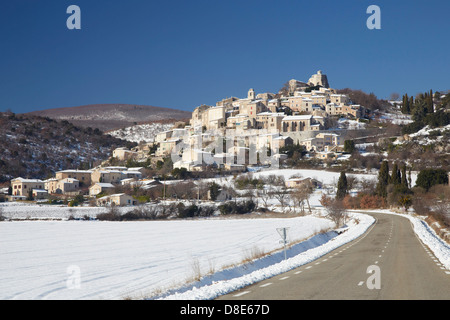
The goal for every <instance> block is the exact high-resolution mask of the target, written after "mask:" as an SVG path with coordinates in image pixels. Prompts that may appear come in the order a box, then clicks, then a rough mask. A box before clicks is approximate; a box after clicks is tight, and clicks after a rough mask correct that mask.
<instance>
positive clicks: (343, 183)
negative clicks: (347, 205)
mask: <svg viewBox="0 0 450 320" xmlns="http://www.w3.org/2000/svg"><path fill="white" fill-rule="evenodd" d="M347 187H348V185H347V176H346V175H345V172H344V171H342V172H341V175H340V176H339V180H338V184H337V192H336V199H339V200H342V199H344V198H345V196H346V195H347V193H348V190H347Z"/></svg>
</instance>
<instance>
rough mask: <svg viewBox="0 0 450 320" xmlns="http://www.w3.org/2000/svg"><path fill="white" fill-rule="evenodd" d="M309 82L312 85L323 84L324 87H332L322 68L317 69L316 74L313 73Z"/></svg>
mask: <svg viewBox="0 0 450 320" xmlns="http://www.w3.org/2000/svg"><path fill="white" fill-rule="evenodd" d="M308 84H309V85H311V86H322V87H324V88H329V87H330V85H329V84H328V78H327V76H326V75H324V74H323V73H322V71H321V70H319V71H317V73H316V74H313V75H312V76H311V78H309V80H308Z"/></svg>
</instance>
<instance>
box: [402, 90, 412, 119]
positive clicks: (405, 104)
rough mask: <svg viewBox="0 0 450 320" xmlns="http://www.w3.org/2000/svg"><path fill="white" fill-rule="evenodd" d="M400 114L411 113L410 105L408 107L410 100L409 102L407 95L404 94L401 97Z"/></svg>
mask: <svg viewBox="0 0 450 320" xmlns="http://www.w3.org/2000/svg"><path fill="white" fill-rule="evenodd" d="M402 112H403V113H406V114H410V113H411V105H410V100H409V97H408V94H405V95H404V96H403V103H402Z"/></svg>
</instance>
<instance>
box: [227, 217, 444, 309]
mask: <svg viewBox="0 0 450 320" xmlns="http://www.w3.org/2000/svg"><path fill="white" fill-rule="evenodd" d="M373 216H374V217H375V218H376V220H377V221H376V223H375V224H374V225H373V226H372V227H371V229H369V230H368V231H367V232H366V233H365V234H364V235H363V236H361V237H360V238H359V239H356V240H355V241H353V242H351V243H348V244H346V245H344V246H342V247H340V248H338V249H336V250H334V251H332V252H330V253H329V254H327V255H325V256H323V257H321V258H320V259H318V260H316V261H313V262H311V263H309V264H307V265H303V266H301V267H299V268H297V269H294V270H291V271H289V272H287V273H284V274H281V275H278V276H276V277H273V278H270V279H267V280H265V281H262V282H260V283H256V284H254V285H251V286H248V287H246V288H243V289H241V290H239V291H236V292H233V293H230V294H228V295H224V296H221V297H219V298H218V300H221V299H226V300H321V299H333V300H336V299H337V300H377V299H379V300H403V299H405V300H428V299H433V300H442V299H445V300H448V299H450V270H446V269H445V268H444V267H443V266H442V265H441V264H440V263H439V262H438V260H437V259H436V258H435V257H434V256H433V254H432V252H431V251H430V250H429V249H428V248H426V247H425V246H424V245H423V244H422V242H421V241H420V240H419V239H418V238H417V236H416V235H415V233H414V231H413V229H412V226H411V223H410V222H409V220H408V219H406V218H403V217H401V216H396V215H389V214H382V213H380V214H373Z"/></svg>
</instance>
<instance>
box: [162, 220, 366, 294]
mask: <svg viewBox="0 0 450 320" xmlns="http://www.w3.org/2000/svg"><path fill="white" fill-rule="evenodd" d="M349 215H350V218H351V219H352V220H351V221H352V223H349V225H348V228H347V229H346V231H345V232H343V233H341V234H340V235H337V233H336V232H328V233H326V234H321V235H317V236H314V237H313V238H311V239H309V240H307V241H305V242H302V243H300V244H298V245H295V246H293V247H291V248H290V249H288V250H287V252H286V255H287V257H290V258H287V259H286V260H284V253H278V254H274V255H272V256H271V257H270V258H265V259H262V260H260V261H258V262H254V264H255V265H254V266H253V268H254V269H255V270H254V271H251V272H249V273H248V272H247V273H245V274H243V275H239V274H242V273H243V272H242V270H243V269H245V268H248V266H238V267H236V268H234V269H232V270H225V271H222V272H218V273H216V274H214V275H212V276H209V277H208V278H207V279H204V280H203V281H200V282H199V283H197V284H196V285H198V287H196V286H194V287H192V288H190V289H188V290H186V291H184V292H175V293H172V294H170V295H168V296H165V297H161V298H160V299H164V300H211V299H214V298H216V297H218V296H220V295H224V294H227V293H230V292H233V291H235V290H238V289H241V288H243V287H245V286H248V285H251V284H253V283H256V282H259V281H262V280H265V279H268V278H270V277H273V276H275V275H278V274H281V273H284V272H287V271H289V270H292V269H295V268H297V267H300V266H302V265H304V264H307V263H309V262H311V261H314V260H316V259H318V258H320V257H321V256H323V255H325V254H327V253H329V252H330V251H333V250H335V249H336V248H339V247H340V246H342V245H344V244H346V243H348V242H350V241H353V240H355V239H357V238H359V237H360V236H361V235H363V234H364V233H365V232H366V231H367V230H368V229H369V228H370V227H371V226H372V225H373V224H374V222H375V219H374V218H373V217H371V216H369V215H366V214H362V213H357V212H352V213H350V214H349ZM354 221H357V223H354ZM224 273H227V274H228V275H229V276H230V275H233V274H234V275H236V276H235V277H231V278H227V279H223V275H224ZM205 283H207V284H205Z"/></svg>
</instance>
